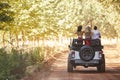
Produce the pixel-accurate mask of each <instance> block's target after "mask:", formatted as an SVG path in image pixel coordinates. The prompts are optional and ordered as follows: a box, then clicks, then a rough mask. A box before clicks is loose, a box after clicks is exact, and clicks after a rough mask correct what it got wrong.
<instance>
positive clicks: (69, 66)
mask: <svg viewBox="0 0 120 80" xmlns="http://www.w3.org/2000/svg"><path fill="white" fill-rule="evenodd" d="M67 71H68V72H73V65H72V64H71V63H70V61H69V60H68V65H67Z"/></svg>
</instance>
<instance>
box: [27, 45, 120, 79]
mask: <svg viewBox="0 0 120 80" xmlns="http://www.w3.org/2000/svg"><path fill="white" fill-rule="evenodd" d="M104 53H105V57H106V72H105V73H99V72H97V69H96V68H95V67H89V68H84V67H77V68H76V70H74V72H72V73H68V72H67V56H68V53H67V52H66V53H64V54H62V55H61V56H60V57H59V58H56V60H55V62H54V63H53V64H52V65H51V67H49V68H48V69H44V70H43V71H42V72H36V73H34V74H33V75H31V76H29V79H26V80H120V54H119V53H118V51H117V49H116V48H114V47H112V46H111V47H105V48H104Z"/></svg>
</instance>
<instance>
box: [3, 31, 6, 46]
mask: <svg viewBox="0 0 120 80" xmlns="http://www.w3.org/2000/svg"><path fill="white" fill-rule="evenodd" d="M4 38H5V31H4V33H3V35H2V44H3V46H5V39H4Z"/></svg>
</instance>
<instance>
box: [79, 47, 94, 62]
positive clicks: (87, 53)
mask: <svg viewBox="0 0 120 80" xmlns="http://www.w3.org/2000/svg"><path fill="white" fill-rule="evenodd" d="M79 55H80V58H81V59H82V60H84V61H90V60H92V59H93V58H94V56H95V51H94V50H93V49H92V47H90V46H83V47H81V49H80V51H79Z"/></svg>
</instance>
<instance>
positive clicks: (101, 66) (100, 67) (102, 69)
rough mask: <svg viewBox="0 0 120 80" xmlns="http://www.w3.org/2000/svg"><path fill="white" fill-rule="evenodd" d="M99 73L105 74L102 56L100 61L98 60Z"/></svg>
mask: <svg viewBox="0 0 120 80" xmlns="http://www.w3.org/2000/svg"><path fill="white" fill-rule="evenodd" d="M97 70H98V71H99V72H105V56H104V54H102V59H101V60H100V63H99V65H98V66H97Z"/></svg>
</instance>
